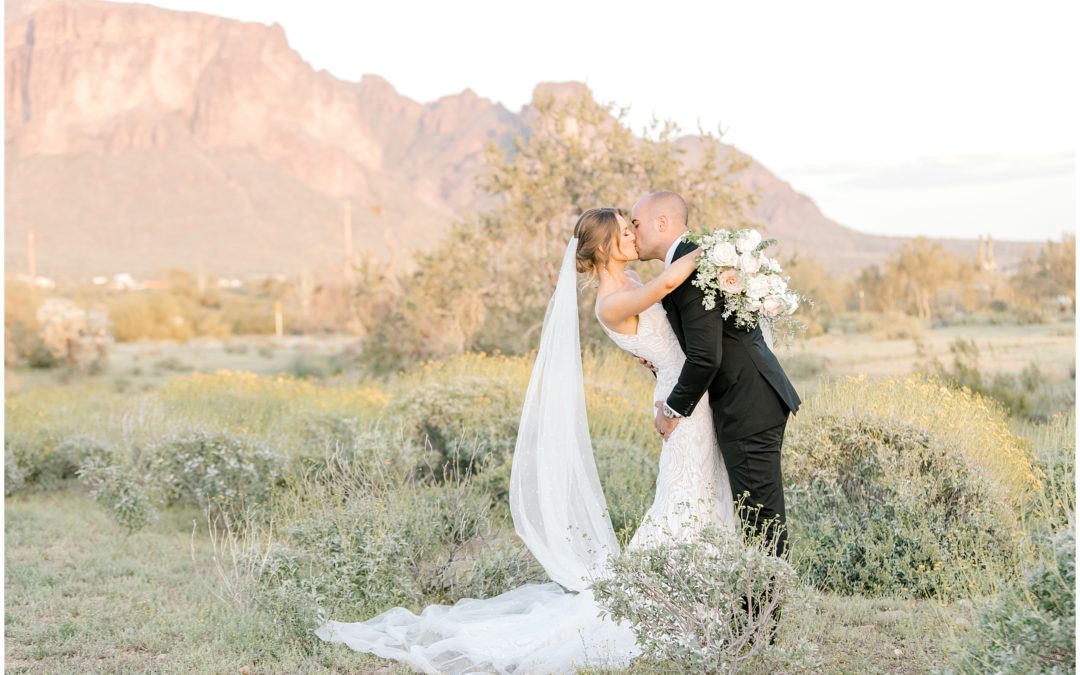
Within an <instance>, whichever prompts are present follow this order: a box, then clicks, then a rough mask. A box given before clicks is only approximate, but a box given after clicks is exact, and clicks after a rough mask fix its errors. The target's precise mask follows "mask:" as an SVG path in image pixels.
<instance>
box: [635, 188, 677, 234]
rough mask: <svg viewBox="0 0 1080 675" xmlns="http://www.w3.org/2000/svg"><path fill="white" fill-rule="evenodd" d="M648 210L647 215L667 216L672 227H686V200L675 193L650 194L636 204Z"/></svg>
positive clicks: (665, 191)
mask: <svg viewBox="0 0 1080 675" xmlns="http://www.w3.org/2000/svg"><path fill="white" fill-rule="evenodd" d="M638 203H639V204H641V205H642V206H646V205H647V208H648V209H649V213H651V214H652V215H653V217H656V216H667V217H668V220H670V221H671V224H672V225H675V226H677V227H686V222H687V210H686V200H684V199H683V198H682V197H680V196H679V195H678V193H675V192H669V191H667V190H664V191H661V192H650V193H649V194H647V195H645V196H644V197H642V198H641V200H640V201H639V202H638Z"/></svg>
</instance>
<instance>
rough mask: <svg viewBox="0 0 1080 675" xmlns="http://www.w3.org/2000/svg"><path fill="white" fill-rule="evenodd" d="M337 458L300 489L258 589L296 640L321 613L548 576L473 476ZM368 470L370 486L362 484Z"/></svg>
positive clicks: (489, 589)
mask: <svg viewBox="0 0 1080 675" xmlns="http://www.w3.org/2000/svg"><path fill="white" fill-rule="evenodd" d="M334 463H335V464H338V465H342V463H344V465H348V467H349V468H348V469H346V470H345V471H344V472H343V473H341V474H337V475H336V476H332V475H326V476H324V477H323V478H324V479H325V480H320V481H310V482H305V483H304V484H303V485H302V486H301V487H300V488H299V489H298V491H297V492H296V493H294V498H295V499H296V500H297V501H295V502H292V503H291V505H290V507H289V508H288V509H287V511H288V512H289V513H292V514H293V516H292V517H290V518H289V520H288V521H287V522H286V523H285V525H284V531H285V536H284V540H283V541H281V542H280V544H277V545H275V548H274V549H273V551H272V553H271V556H270V563H269V564H268V566H267V568H266V572H265V573H264V575H263V576H262V578H261V579H260V580H259V581H258V587H257V588H256V589H254V595H255V597H256V598H257V602H258V603H259V604H260V605H262V606H265V607H266V608H268V609H269V610H271V611H272V612H274V613H276V614H277V615H278V616H279V620H280V621H281V622H282V626H283V628H284V629H285V631H286V632H287V634H288V635H289V636H290V638H291V639H294V640H296V641H298V642H300V643H302V644H308V645H314V644H315V643H316V638H315V636H314V635H313V634H312V631H313V630H314V629H315V628H316V627H317V626H318V624H319V622H320V620H321V617H327V616H332V617H334V618H336V619H338V620H349V618H350V617H355V618H357V619H359V618H367V617H370V616H371V615H373V614H376V613H378V612H380V611H383V610H385V609H388V608H390V607H394V606H406V607H414V608H417V609H418V608H419V607H420V606H423V605H426V604H430V603H435V602H438V603H447V602H453V601H455V600H457V599H459V598H462V597H486V596H488V595H495V594H498V593H501V592H503V591H506V590H509V589H510V588H513V587H515V586H517V585H519V584H521V583H525V582H527V581H534V580H540V578H541V576H542V572H540V571H539V570H538V566H537V565H536V563H535V562H534V561H533V560H532V558H531V556H530V555H529V554H528V552H527V551H526V550H525V549H524V546H523V545H522V544H521V543H520V542H518V541H516V540H514V539H511V538H508V537H507V536H506V534H504V533H503V532H502V531H501V530H500V528H499V524H500V522H501V519H499V518H498V517H497V516H495V515H493V512H492V511H491V505H490V502H489V500H488V498H487V496H486V495H485V494H483V493H482V492H481V491H479V490H477V489H476V488H475V486H473V485H471V484H470V482H469V481H468V480H461V479H450V480H446V481H444V482H443V483H441V484H437V485H425V484H415V483H412V484H402V483H399V482H397V481H396V480H385V478H386V477H385V476H381V475H380V474H379V473H378V472H377V470H376V469H375V468H374V467H371V466H365V465H363V464H351V465H350V464H349V462H348V460H346V459H345V458H343V457H338V458H336V459H335V460H334ZM363 474H366V479H365V486H366V487H365V489H364V490H356V489H355V488H354V486H355V480H354V478H355V476H357V475H363ZM254 536H257V535H254Z"/></svg>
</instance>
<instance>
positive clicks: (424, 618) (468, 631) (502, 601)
mask: <svg viewBox="0 0 1080 675" xmlns="http://www.w3.org/2000/svg"><path fill="white" fill-rule="evenodd" d="M576 250H577V238H572V239H571V240H570V242H569V243H568V244H567V247H566V253H565V254H564V255H563V260H562V266H561V268H560V270H559V280H558V283H557V284H556V287H555V292H554V294H552V296H551V300H550V301H549V302H548V307H547V314H546V315H545V317H544V326H543V330H542V331H541V336H540V349H539V351H538V352H537V355H536V362H535V363H534V365H533V370H532V375H531V377H530V379H529V387H528V390H527V391H526V394H525V402H524V405H523V406H522V411H521V424H520V426H519V429H518V437H517V444H516V446H515V448H514V460H513V465H512V467H511V474H510V512H511V515H512V516H513V520H514V529H515V530H516V532H517V533H518V536H520V537H521V539H522V541H524V542H525V545H526V546H528V548H529V550H530V551H531V552H532V554H533V555H534V556H535V557H536V559H537V561H538V562H539V563H540V564H541V565H542V566H543V568H544V570H545V571H546V572H547V574H548V576H549V577H550V578H551V579H552V580H553V581H552V582H547V583H542V584H524V585H522V586H518V587H517V588H514V589H512V590H509V591H507V592H505V593H502V594H500V595H497V596H495V597H492V598H485V599H474V598H465V599H462V600H459V601H458V602H456V603H455V604H453V605H431V606H429V607H427V608H425V609H424V610H423V611H422V612H421V613H420V614H419V615H417V614H414V613H412V612H411V611H409V610H408V609H406V608H404V607H395V608H393V609H389V610H387V611H385V612H383V613H382V614H379V615H378V616H375V617H373V618H371V619H368V620H367V621H362V622H357V623H344V622H338V621H333V620H330V621H327V622H326V623H324V624H323V625H322V626H320V627H319V628H318V630H316V631H315V634H316V635H317V636H319V637H320V638H322V639H323V640H326V641H328V642H344V643H345V644H347V645H348V646H349V647H350V648H352V649H354V650H357V651H363V652H368V653H371V654H375V655H376V656H381V657H383V658H390V659H395V660H397V661H402V662H405V663H408V664H409V665H411V666H412V667H413V668H415V669H417V670H420V671H422V672H425V673H450V674H465V673H473V672H489V673H490V672H494V673H570V672H574V671H576V670H578V669H581V668H584V667H607V668H624V667H626V666H627V665H628V664H629V663H630V661H631V660H632V659H633V658H634V657H635V656H637V655H638V653H640V648H639V647H638V645H637V640H636V636H635V634H634V632H633V630H632V629H631V627H630V625H629V624H628V623H627V622H625V621H621V622H615V621H613V620H612V619H611V618H609V617H607V616H602V615H601V610H600V607H599V605H597V603H596V600H595V598H594V597H593V594H592V591H591V590H590V589H589V583H588V580H589V579H590V578H596V577H598V576H600V575H602V574H603V569H602V568H603V565H604V563H605V561H606V560H607V559H608V557H610V556H612V555H617V554H618V552H619V544H618V540H617V539H616V538H615V532H614V530H613V528H612V526H611V519H610V516H609V515H608V513H607V504H606V501H605V499H604V493H603V491H602V489H601V487H600V479H599V476H598V474H597V471H596V461H595V459H594V457H593V450H592V443H591V442H590V440H589V428H588V420H587V419H586V415H585V385H584V375H583V373H582V366H581V347H580V336H579V329H578V305H577V275H576V270H575V253H576Z"/></svg>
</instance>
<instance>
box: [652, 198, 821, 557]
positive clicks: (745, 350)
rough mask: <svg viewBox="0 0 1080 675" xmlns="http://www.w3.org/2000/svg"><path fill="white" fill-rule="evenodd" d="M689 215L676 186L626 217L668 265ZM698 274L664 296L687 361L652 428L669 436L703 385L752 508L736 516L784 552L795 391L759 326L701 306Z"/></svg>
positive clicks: (681, 249)
mask: <svg viewBox="0 0 1080 675" xmlns="http://www.w3.org/2000/svg"><path fill="white" fill-rule="evenodd" d="M686 219H687V209H686V202H685V201H683V199H682V197H680V196H679V195H677V194H675V193H674V192H652V193H649V194H647V195H645V196H644V197H642V198H641V199H639V200H638V202H637V203H636V204H634V208H633V211H631V224H632V225H633V227H634V233H635V236H636V237H637V247H638V255H639V256H640V258H641V259H642V260H660V259H662V260H663V261H664V266H665V267H667V266H668V265H671V263H672V262H674V261H675V260H678V259H679V258H681V257H682V256H684V255H686V254H688V253H690V252H691V251H693V250H694V249H696V248H697V246H696V245H694V244H691V243H688V242H683V241H681V237H682V235H683V233H685V232H686V231H687V229H686ZM696 276H697V273H696V272H695V273H694V274H693V275H692V276H691V277H690V278H689V279H687V280H686V281H684V282H683V283H682V285H680V286H679V287H678V288H676V289H675V290H674V291H672V292H671V293H670V294H669V295H668V296H667V297H665V298H664V300H663V305H664V309H665V310H667V317H668V321H670V322H671V327H672V328H673V329H674V330H675V335H676V336H677V337H678V339H679V345H680V346H681V347H682V349H683V352H684V353H685V354H686V363H685V364H684V365H683V369H682V372H681V373H680V374H679V381H678V383H677V384H676V385H675V388H674V389H672V391H671V394H670V395H669V396H668V398H667V401H666V402H664V403H663V404H661V403H659V402H658V403H657V404H656V405H657V408H658V410H657V413H656V429H657V431H659V432H660V433H661V434H663V435H664V437H665V438H667V436H668V434H670V433H671V431H672V430H673V429H674V428H675V427H676V426H677V425H678V424H679V420H680V418H682V417H686V416H687V415H689V414H690V413H691V412H693V410H694V408H695V407H696V406H697V404H698V402H699V401H700V400H701V398H702V396H704V395H705V393H706V392H708V394H709V404H710V406H711V407H712V415H713V424H714V426H715V428H716V440H717V441H718V442H719V445H720V452H721V454H722V455H723V457H724V464H725V467H726V468H727V474H728V479H729V481H730V482H731V492H732V495H733V496H734V497H735V499H738V498H739V497H740V496H741V495H744V494H745V495H746V507H749V510H748V509H743V510H741V512H740V516H741V517H742V518H743V519H744V521H745V522H746V524H747V525H748V526H749V528H751V529H752V531H753V532H754V533H755V534H758V535H761V536H763V537H765V538H766V540H767V541H768V542H769V543H770V546H771V548H772V552H773V554H774V555H779V556H784V557H787V553H788V551H787V531H786V527H784V526H785V525H786V515H785V513H784V485H783V481H782V477H781V474H780V446H781V445H782V444H783V441H784V427H785V425H786V424H787V418H788V413H789V412H790V413H794V412H796V411H797V410H798V409H799V403H800V400H799V395H798V394H797V393H796V392H795V388H794V387H793V386H792V385H791V381H790V380H788V378H787V375H785V374H784V370H783V368H781V367H780V363H779V362H778V361H777V360H776V356H775V355H774V354H773V352H772V350H771V349H769V347H768V345H766V344H765V339H764V337H763V336H762V334H761V329H760V328H754V329H753V330H746V329H743V328H738V327H737V326H736V325H735V317H734V316H732V317H729V318H728V319H724V318H723V317H722V316H721V314H722V312H723V303H722V302H720V303H717V306H716V307H715V308H714V309H711V310H707V309H705V307H704V305H703V304H702V300H703V297H704V295H703V293H702V291H701V289H699V288H698V287H697V286H694V285H693V284H692V283H691V282H692V281H693V280H694V278H696ZM759 505H760V510H758V507H759ZM777 523H778V524H779V525H780V526H781V527H779V528H778V527H777V526H776V524H777Z"/></svg>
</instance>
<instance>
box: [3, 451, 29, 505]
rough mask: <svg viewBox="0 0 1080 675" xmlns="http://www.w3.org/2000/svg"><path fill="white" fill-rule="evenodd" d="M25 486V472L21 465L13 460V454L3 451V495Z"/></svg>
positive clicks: (9, 494)
mask: <svg viewBox="0 0 1080 675" xmlns="http://www.w3.org/2000/svg"><path fill="white" fill-rule="evenodd" d="M25 486H26V474H25V473H24V472H23V470H22V467H21V466H19V463H18V462H16V461H15V455H14V454H13V453H11V452H5V453H4V496H5V497H10V496H11V495H13V494H15V493H16V492H19V491H20V490H22V489H23V488H24V487H25Z"/></svg>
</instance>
